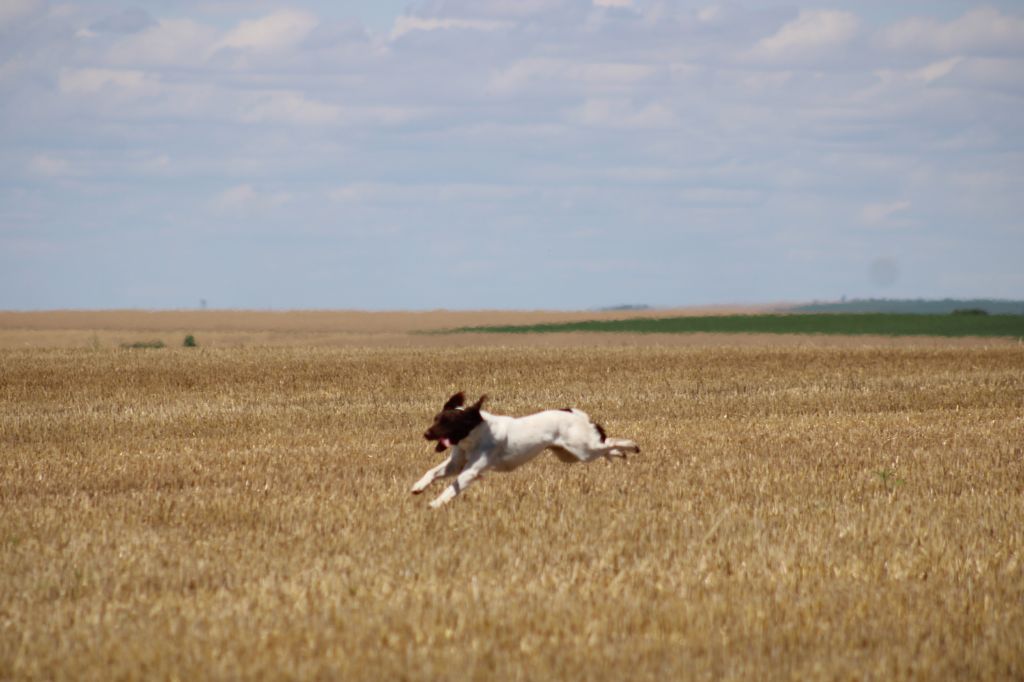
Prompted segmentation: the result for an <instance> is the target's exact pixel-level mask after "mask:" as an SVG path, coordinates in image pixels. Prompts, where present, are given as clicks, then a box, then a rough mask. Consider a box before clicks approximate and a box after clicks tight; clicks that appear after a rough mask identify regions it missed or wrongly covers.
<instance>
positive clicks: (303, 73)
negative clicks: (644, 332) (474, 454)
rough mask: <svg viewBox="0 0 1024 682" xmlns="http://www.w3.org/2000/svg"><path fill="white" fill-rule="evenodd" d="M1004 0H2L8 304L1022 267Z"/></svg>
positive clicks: (663, 286)
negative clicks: (282, 0) (983, 0)
mask: <svg viewBox="0 0 1024 682" xmlns="http://www.w3.org/2000/svg"><path fill="white" fill-rule="evenodd" d="M1022 112H1024V3H1020V2H1019V1H1018V0H1012V1H1002V2H999V1H994V2H989V3H977V2H964V1H958V0H903V1H901V2H893V1H892V0H859V1H857V2H852V1H849V0H837V1H835V2H828V3H822V2H812V1H807V2H781V1H775V0H768V1H759V2H753V1H750V2H744V1H740V0H735V1H733V0H726V1H722V2H716V1H715V0H701V1H698V2H689V1H686V0H676V1H672V0H424V1H419V2H415V1H413V2H408V1H406V0H402V1H395V0H372V1H371V0H366V1H365V2H358V1H355V0H341V1H337V0H336V1H327V0H322V1H319V2H312V1H310V2H303V1H302V0H296V1H295V2H290V3H279V2H267V1H261V0H247V1H244V2H243V1H240V0H239V1H235V0H222V1H219V2H195V1H191V0H181V1H176V2H158V1H141V2H117V1H106V0H95V1H85V0H81V1H78V2H70V3H60V2H46V1H45V0H3V2H2V3H0V309H2V310H38V309H66V308H143V309H168V308H170V309H183V308H197V307H200V306H202V305H206V306H208V307H210V308H250V309H310V308H318V309H324V308H330V309H342V308H344V309H367V310H377V309H389V310H403V309H416V310H421V309H434V308H449V309H479V308H489V309H499V308H506V309H507V308H516V309H589V308H597V307H604V306H614V305H622V304H644V305H652V306H659V307H669V306H693V305H714V304H725V303H733V304H735V303H771V302H783V301H791V302H799V301H811V300H836V299H840V298H841V297H844V296H845V297H848V298H869V297H872V298H945V297H953V298H971V297H985V298H1014V299H1019V298H1024V266H1022V265H1021V264H1022V262H1024V114H1022Z"/></svg>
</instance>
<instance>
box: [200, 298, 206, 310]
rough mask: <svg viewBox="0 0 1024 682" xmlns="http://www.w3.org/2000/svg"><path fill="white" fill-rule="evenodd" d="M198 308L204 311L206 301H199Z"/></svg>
mask: <svg viewBox="0 0 1024 682" xmlns="http://www.w3.org/2000/svg"><path fill="white" fill-rule="evenodd" d="M199 307H200V308H202V309H203V310H206V299H205V298H201V299H199Z"/></svg>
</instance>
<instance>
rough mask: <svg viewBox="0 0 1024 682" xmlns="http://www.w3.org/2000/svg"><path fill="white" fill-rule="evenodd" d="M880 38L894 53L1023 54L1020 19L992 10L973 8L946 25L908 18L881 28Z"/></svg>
mask: <svg viewBox="0 0 1024 682" xmlns="http://www.w3.org/2000/svg"><path fill="white" fill-rule="evenodd" d="M880 39H881V42H882V44H883V45H884V46H886V47H888V48H890V49H894V50H905V51H913V52H933V53H945V54H950V53H952V54H957V53H991V52H1002V51H1009V52H1018V53H1020V52H1024V18H1022V17H1019V16H1011V15H1006V14H1003V13H1002V12H1000V11H999V10H998V9H995V8H994V7H980V8H978V9H973V10H971V11H969V12H967V13H966V14H964V15H963V16H961V17H959V18H957V19H954V20H952V21H949V22H940V21H938V20H936V19H934V18H932V17H911V18H909V19H905V20H903V21H901V22H899V23H897V24H895V25H893V26H889V27H887V28H885V29H883V30H882V31H881V33H880Z"/></svg>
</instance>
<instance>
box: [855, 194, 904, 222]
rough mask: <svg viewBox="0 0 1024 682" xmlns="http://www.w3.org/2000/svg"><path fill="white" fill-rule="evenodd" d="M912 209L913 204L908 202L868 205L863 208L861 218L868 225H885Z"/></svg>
mask: <svg viewBox="0 0 1024 682" xmlns="http://www.w3.org/2000/svg"><path fill="white" fill-rule="evenodd" d="M910 207H911V204H910V202H909V201H907V200H900V201H890V202H883V203H878V204H867V205H865V206H864V207H863V208H861V211H860V217H861V220H863V221H864V222H865V223H867V224H868V225H876V226H877V225H885V224H887V223H890V222H891V221H892V219H893V218H894V217H895V216H897V215H898V214H902V213H905V212H906V211H909V210H910Z"/></svg>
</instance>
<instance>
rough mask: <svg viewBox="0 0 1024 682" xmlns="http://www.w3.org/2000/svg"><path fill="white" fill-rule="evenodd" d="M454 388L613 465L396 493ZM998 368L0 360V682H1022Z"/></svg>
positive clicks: (353, 358)
mask: <svg viewBox="0 0 1024 682" xmlns="http://www.w3.org/2000/svg"><path fill="white" fill-rule="evenodd" d="M456 389H466V390H467V391H468V392H469V393H470V395H471V397H475V395H476V394H478V393H481V392H486V393H488V394H490V396H491V399H490V409H492V410H493V411H496V412H502V413H512V414H524V413H527V412H530V411H534V410H537V409H541V408H546V407H562V406H564V405H576V406H578V407H580V408H582V409H584V410H586V411H587V412H589V413H590V414H591V415H592V416H593V417H594V418H595V419H596V420H598V421H600V422H601V423H602V424H603V425H604V426H605V427H606V428H607V429H608V431H609V433H612V434H614V435H617V436H622V437H627V438H634V439H636V440H637V441H638V442H639V443H640V444H641V446H642V447H643V453H642V454H641V455H638V456H635V457H630V458H629V460H628V461H626V462H621V461H615V462H613V463H605V462H598V463H595V464H590V465H573V466H569V465H565V464H562V463H561V462H559V461H557V460H556V458H554V457H550V456H543V457H541V458H540V459H538V460H537V461H535V462H533V463H531V464H529V465H527V466H525V467H523V468H522V469H519V470H517V471H515V472H513V473H509V474H493V475H489V476H488V477H486V479H485V480H483V481H481V482H479V483H477V484H476V485H474V486H473V487H471V488H470V489H468V490H467V491H466V492H465V493H464V494H462V495H460V496H459V497H458V498H457V499H456V500H454V501H453V503H452V504H450V505H448V506H447V507H445V508H444V509H441V510H439V511H431V510H429V509H428V508H427V506H426V503H427V501H428V500H429V499H430V497H432V496H433V494H436V493H438V492H440V490H441V488H440V484H435V487H433V488H431V489H430V490H429V491H428V493H427V495H424V496H418V497H414V496H411V495H409V493H408V488H409V486H410V485H411V484H412V483H413V482H414V481H415V480H416V479H417V478H418V477H419V476H420V475H421V474H422V473H423V472H424V471H425V470H426V469H427V468H428V467H430V466H432V465H433V464H435V463H436V462H437V461H439V459H440V456H439V455H438V454H436V453H434V452H433V451H432V448H431V447H430V445H429V444H428V443H426V441H424V440H423V438H422V435H421V434H422V432H423V429H424V428H425V427H426V426H427V425H428V423H429V421H430V418H431V417H432V415H433V414H434V412H435V411H436V410H437V409H438V408H439V406H440V404H441V403H442V402H443V400H444V398H445V397H447V395H448V394H449V393H451V392H452V391H453V390H456ZM1022 400H1024V349H1021V347H1020V346H1019V345H1009V344H1008V345H989V346H981V345H978V346H977V347H952V346H949V347H942V346H940V347H930V346H927V345H924V344H917V345H913V344H911V345H904V346H884V347H883V346H874V347H867V346H863V345H861V346H854V345H850V346H847V347H816V346H811V347H802V346H790V347H770V346H767V345H763V346H760V347H756V346H748V347H738V346H737V347H730V348H722V347H713V346H704V347H686V346H678V347H672V346H659V345H657V344H649V345H647V346H644V347H639V346H622V345H617V346H616V345H613V346H599V345H577V346H569V345H563V346H557V347H514V346H507V347H497V346H491V347H482V346H477V347H464V348H457V349H455V348H438V347H427V346H423V347H413V348H374V347H364V348H329V347H322V348H309V347H244V348H237V347H236V348H210V347H200V348H195V349H186V348H180V347H173V348H172V347H168V348H163V349H153V350H125V349H118V348H104V347H101V348H98V349H88V348H65V349H38V348H30V349H22V350H18V349H10V348H8V349H6V350H3V351H0V405H2V407H0V447H2V453H3V454H2V458H0V509H2V518H0V543H2V550H0V572H2V575H3V580H2V582H0V678H2V679H18V680H22V679H46V680H52V679H74V680H111V679H244V678H285V679H367V680H384V679H431V680H434V679H452V680H462V679H469V680H491V679H522V680H553V679H567V680H574V679H592V680H626V679H629V680H666V679H697V680H720V679H750V680H761V679H800V680H804V679H851V678H856V679H878V680H890V679H930V680H950V679H971V680H976V679H981V680H1009V679H1021V678H1022V677H1024V636H1022V633H1024V526H1022V523H1021V519H1022V518H1024V455H1022V450H1021V448H1022V443H1024V437H1022V434H1024V404H1022Z"/></svg>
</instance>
